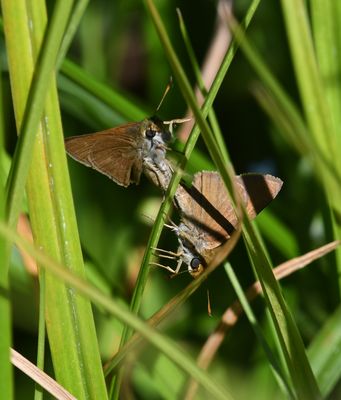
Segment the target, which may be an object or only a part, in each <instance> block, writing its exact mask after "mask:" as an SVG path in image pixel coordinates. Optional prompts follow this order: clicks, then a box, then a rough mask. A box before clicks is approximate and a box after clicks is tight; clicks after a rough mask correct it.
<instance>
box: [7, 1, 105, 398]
mask: <svg viewBox="0 0 341 400" xmlns="http://www.w3.org/2000/svg"><path fill="white" fill-rule="evenodd" d="M2 5H3V7H2V11H3V15H4V25H5V33H6V45H7V51H8V57H9V68H10V77H11V84H12V92H13V98H14V107H15V114H16V122H17V126H18V131H19V132H20V137H19V139H18V147H17V149H18V150H16V152H15V156H14V159H13V166H12V172H13V173H12V174H11V175H10V178H9V184H8V186H9V196H8V197H9V204H8V207H9V208H8V220H9V222H10V224H11V225H13V224H14V223H15V221H16V218H17V215H18V212H19V211H20V209H21V205H22V204H21V203H22V196H23V190H24V184H25V181H26V177H27V175H28V174H29V179H28V183H27V191H28V200H29V211H30V219H31V224H32V229H33V232H34V237H35V241H36V243H38V244H39V246H42V247H43V248H44V249H45V250H46V251H47V252H48V253H49V254H50V255H51V257H53V258H55V259H57V260H62V261H63V262H64V263H65V264H66V265H67V266H68V268H71V269H73V270H74V271H76V272H77V273H79V274H80V275H81V276H83V274H84V267H83V262H82V255H81V251H80V244H79V239H78V233H77V228H76V221H75V215H74V211H73V203H72V196H71V188H70V183H69V180H68V173H67V168H66V156H65V149H64V141H63V135H62V129H61V121H60V114H59V107H58V99H57V93H56V86H55V82H54V77H53V69H54V66H55V62H56V59H57V55H58V51H59V48H60V43H61V40H62V37H63V34H64V29H65V24H66V21H67V20H68V18H69V13H70V10H71V8H72V2H70V1H65V2H61V3H56V5H55V9H54V10H53V12H52V14H51V21H50V24H49V25H48V27H49V29H48V30H47V34H46V40H44V41H43V38H44V33H45V28H46V25H47V15H46V10H45V8H44V2H34V3H33V4H31V5H27V4H23V3H17V2H11V1H3V3H2ZM31 23H32V24H33V26H34V27H35V29H34V30H31V29H30V24H31ZM18 43H20V46H18V45H17V44H18ZM42 43H44V44H43V47H42V49H43V50H42V52H40V51H39V50H40V46H41V44H42ZM37 60H38V61H37ZM34 66H36V70H34ZM33 76H34V79H33V84H32V86H30V84H31V81H32V77H33ZM27 99H29V100H27ZM43 109H44V115H43V116H42V112H43ZM39 124H40V125H39ZM31 158H32V159H33V163H32V166H31V168H30V161H31ZM42 278H43V277H42ZM45 278H46V279H45V283H46V308H45V312H46V314H47V319H46V321H47V330H48V337H49V343H50V349H51V353H52V358H53V366H54V370H55V373H56V376H57V378H58V379H59V381H60V382H61V383H62V384H63V385H64V386H65V387H66V388H68V389H69V390H70V391H72V392H73V393H74V394H76V395H77V397H79V398H83V397H87V396H90V397H94V398H95V397H99V398H103V399H105V398H106V396H107V394H106V388H105V384H104V378H103V373H102V370H101V363H100V356H99V351H98V346H97V339H96V334H95V327H94V321H93V316H92V310H91V306H90V303H89V302H88V301H87V300H85V299H84V298H82V297H79V296H76V295H75V294H74V293H73V292H72V290H70V289H69V288H66V287H65V285H64V284H63V283H60V282H55V280H54V277H53V276H51V275H50V274H46V276H45ZM65 338H67V340H65Z"/></svg>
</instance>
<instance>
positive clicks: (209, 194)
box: [160, 171, 283, 277]
mask: <svg viewBox="0 0 341 400" xmlns="http://www.w3.org/2000/svg"><path fill="white" fill-rule="evenodd" d="M282 184H283V182H282V181H281V179H279V178H276V177H274V176H271V175H262V174H244V175H240V176H236V177H235V185H236V189H237V191H238V193H239V196H240V198H241V200H242V202H243V205H244V207H245V209H246V211H247V214H248V216H249V217H250V218H251V219H253V218H255V217H256V216H257V214H258V213H259V212H260V211H262V210H263V209H264V208H265V207H266V206H267V205H268V204H269V203H270V202H271V201H272V200H273V199H274V198H275V197H276V196H277V194H278V192H279V191H280V190H281V187H282ZM175 203H176V205H177V207H178V208H179V210H180V224H179V226H175V225H174V226H173V230H174V231H175V233H176V235H177V236H178V240H179V249H178V252H177V253H172V252H167V251H165V250H161V252H163V253H170V254H172V255H173V257H170V256H167V255H164V257H166V258H178V260H179V261H178V265H177V267H176V269H175V270H172V269H171V268H170V267H165V268H166V269H168V270H170V271H172V272H173V273H178V272H179V270H180V267H181V264H182V263H185V264H186V265H187V267H188V271H189V273H190V274H191V275H192V276H193V277H197V276H199V275H200V274H201V273H202V272H203V271H204V269H205V268H207V267H208V266H212V267H214V266H217V265H218V264H220V263H221V262H222V261H223V260H224V259H225V258H226V256H227V253H228V251H229V248H228V246H226V244H227V242H228V240H229V239H230V237H231V235H232V234H233V232H234V231H235V230H236V227H237V224H238V218H237V215H236V213H235V210H234V207H233V203H232V200H231V198H230V195H229V194H228V192H227V189H226V186H225V184H224V182H223V180H222V179H221V176H220V175H219V173H218V172H208V171H202V172H198V173H196V174H195V175H194V179H193V183H192V186H191V187H190V188H187V187H185V186H179V187H178V189H177V192H176V194H175ZM160 256H161V257H162V254H160Z"/></svg>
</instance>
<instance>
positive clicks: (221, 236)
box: [176, 171, 237, 259]
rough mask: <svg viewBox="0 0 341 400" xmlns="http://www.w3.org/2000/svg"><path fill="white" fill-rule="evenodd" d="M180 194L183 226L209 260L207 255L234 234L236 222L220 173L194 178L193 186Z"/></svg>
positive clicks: (207, 173) (209, 173)
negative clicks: (193, 235) (193, 236)
mask: <svg viewBox="0 0 341 400" xmlns="http://www.w3.org/2000/svg"><path fill="white" fill-rule="evenodd" d="M178 190H179V189H178ZM180 191H181V195H180V196H177V197H176V199H177V201H178V203H179V207H180V209H181V211H182V215H181V222H183V223H184V224H185V225H186V226H187V227H188V229H189V231H190V232H193V233H195V235H196V237H195V238H193V244H194V245H195V247H196V250H197V251H198V253H199V254H201V255H202V256H203V257H204V258H205V259H206V257H205V253H206V252H209V251H210V250H212V249H214V248H216V247H218V246H220V245H221V244H222V243H223V242H225V241H226V240H227V239H228V238H229V237H230V236H231V234H232V233H233V231H234V227H235V225H236V223H237V218H236V215H235V213H234V210H233V206H232V203H231V200H230V198H229V196H228V193H227V190H226V188H225V185H224V184H223V182H222V180H221V178H220V176H219V174H218V173H217V172H207V171H205V172H199V173H197V174H195V176H194V179H193V182H192V186H191V187H190V188H189V189H186V188H184V187H182V188H181V189H180Z"/></svg>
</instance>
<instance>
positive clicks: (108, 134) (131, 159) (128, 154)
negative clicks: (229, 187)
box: [65, 123, 143, 187]
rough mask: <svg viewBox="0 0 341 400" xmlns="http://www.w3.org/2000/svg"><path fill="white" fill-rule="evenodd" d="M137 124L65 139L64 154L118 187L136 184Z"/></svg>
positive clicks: (139, 164)
mask: <svg viewBox="0 0 341 400" xmlns="http://www.w3.org/2000/svg"><path fill="white" fill-rule="evenodd" d="M142 141H143V137H142V136H141V133H140V123H131V124H127V125H123V126H119V127H116V128H112V129H108V130H105V131H102V132H96V133H92V134H88V135H80V136H72V137H69V138H66V139H65V147H66V151H67V153H68V154H69V155H70V156H71V157H72V158H74V159H75V160H77V161H79V162H80V163H82V164H84V165H86V166H88V167H91V168H93V169H95V170H97V171H99V172H101V173H102V174H104V175H106V176H108V177H109V178H110V179H112V180H113V181H115V182H116V183H118V184H119V185H122V186H125V187H127V186H129V185H130V184H131V183H139V181H140V176H141V171H142V162H143V160H142V155H141V154H142V152H141V150H140V149H141V147H142V143H141V142H142Z"/></svg>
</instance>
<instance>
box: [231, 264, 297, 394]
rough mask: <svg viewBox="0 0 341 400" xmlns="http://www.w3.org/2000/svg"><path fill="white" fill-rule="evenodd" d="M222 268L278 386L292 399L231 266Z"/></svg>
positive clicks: (282, 373) (288, 385)
mask: <svg viewBox="0 0 341 400" xmlns="http://www.w3.org/2000/svg"><path fill="white" fill-rule="evenodd" d="M224 268H225V271H226V274H227V275H228V277H229V279H230V281H231V283H232V286H233V288H234V291H235V292H236V294H237V297H238V299H239V301H240V304H241V305H242V306H243V310H244V312H245V314H246V316H247V318H248V320H249V322H250V324H251V326H252V328H253V330H254V332H255V335H256V336H257V338H258V341H259V343H260V344H261V345H262V347H263V349H264V352H265V353H266V355H267V358H268V360H269V361H270V364H271V366H272V369H273V371H274V374H275V376H276V378H277V379H278V380H279V382H280V386H281V387H282V388H284V389H285V390H286V394H287V395H290V398H294V397H295V396H294V394H293V392H292V389H291V384H290V382H289V381H288V379H287V376H286V375H285V374H284V372H283V371H282V369H281V366H280V364H279V362H278V360H277V359H276V357H275V355H274V354H273V352H272V350H271V348H270V346H269V345H268V343H267V341H266V339H265V337H264V335H263V333H262V329H261V327H260V325H259V324H258V322H257V319H256V317H255V315H254V313H253V311H252V308H251V306H250V304H249V302H248V300H247V298H246V296H245V293H244V291H243V289H242V287H241V286H240V284H239V282H238V279H237V276H236V275H235V273H234V270H233V268H232V266H231V264H229V263H225V264H224Z"/></svg>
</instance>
